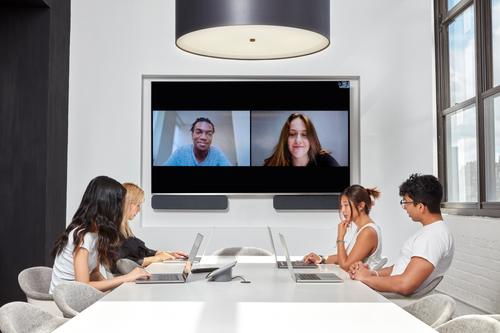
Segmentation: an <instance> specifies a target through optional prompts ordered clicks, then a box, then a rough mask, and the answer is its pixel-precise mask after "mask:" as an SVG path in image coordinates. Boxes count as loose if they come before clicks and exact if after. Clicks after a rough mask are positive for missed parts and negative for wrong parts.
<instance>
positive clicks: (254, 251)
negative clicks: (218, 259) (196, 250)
mask: <svg viewBox="0 0 500 333" xmlns="http://www.w3.org/2000/svg"><path fill="white" fill-rule="evenodd" d="M213 255H214V256H272V255H273V254H272V253H271V252H269V251H268V250H265V249H261V248H258V247H248V246H247V247H226V248H223V249H219V250H217V251H215V252H214V253H213Z"/></svg>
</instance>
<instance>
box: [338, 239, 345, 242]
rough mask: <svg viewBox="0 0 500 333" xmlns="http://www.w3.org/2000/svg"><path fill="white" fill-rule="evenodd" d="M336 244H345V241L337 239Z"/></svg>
mask: <svg viewBox="0 0 500 333" xmlns="http://www.w3.org/2000/svg"><path fill="white" fill-rule="evenodd" d="M337 243H345V240H343V239H337Z"/></svg>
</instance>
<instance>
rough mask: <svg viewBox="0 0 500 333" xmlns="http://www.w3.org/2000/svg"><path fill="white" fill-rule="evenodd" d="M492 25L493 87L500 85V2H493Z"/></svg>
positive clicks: (494, 0) (493, 0)
mask: <svg viewBox="0 0 500 333" xmlns="http://www.w3.org/2000/svg"><path fill="white" fill-rule="evenodd" d="M491 25H492V40H493V85H494V86H498V85H499V84H500V0H492V1H491Z"/></svg>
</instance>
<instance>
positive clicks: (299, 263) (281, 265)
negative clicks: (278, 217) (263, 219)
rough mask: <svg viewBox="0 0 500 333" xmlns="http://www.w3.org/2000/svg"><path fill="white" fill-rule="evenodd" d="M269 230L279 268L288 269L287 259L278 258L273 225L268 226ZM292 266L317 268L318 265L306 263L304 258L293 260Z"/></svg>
mask: <svg viewBox="0 0 500 333" xmlns="http://www.w3.org/2000/svg"><path fill="white" fill-rule="evenodd" d="M267 230H268V231H269V238H270V239H271V246H272V247H273V252H274V257H275V258H276V265H278V268H282V269H286V268H287V267H288V265H287V263H286V261H284V260H278V255H277V254H276V247H275V246H274V239H273V233H272V232H271V227H267ZM292 266H293V268H297V269H300V268H317V267H318V265H316V264H313V263H306V262H304V261H303V260H294V261H292Z"/></svg>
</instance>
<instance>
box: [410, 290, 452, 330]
mask: <svg viewBox="0 0 500 333" xmlns="http://www.w3.org/2000/svg"><path fill="white" fill-rule="evenodd" d="M455 308H456V302H455V300H454V299H453V298H451V297H450V296H447V295H442V294H434V295H429V296H425V297H423V298H421V299H419V300H418V301H415V302H413V303H411V304H409V305H407V306H405V307H404V308H403V309H405V310H406V311H407V312H409V313H411V314H412V315H413V316H415V317H417V318H418V319H420V320H421V321H423V322H424V323H426V324H427V325H429V326H431V327H433V328H436V327H437V326H439V325H441V324H444V323H446V322H447V321H448V320H450V319H451V317H452V316H453V313H454V312H455Z"/></svg>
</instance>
